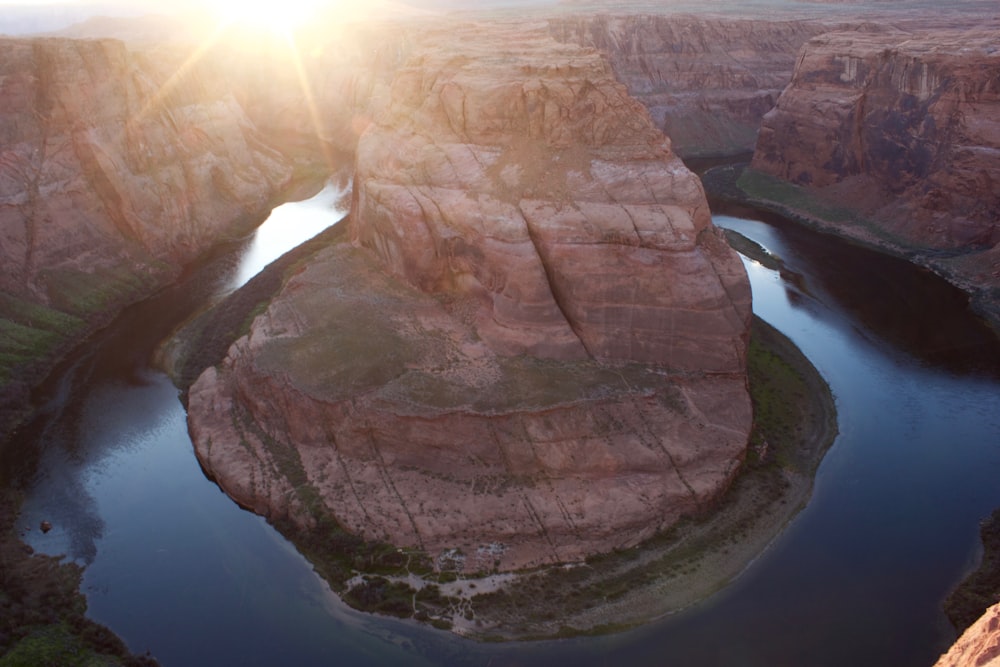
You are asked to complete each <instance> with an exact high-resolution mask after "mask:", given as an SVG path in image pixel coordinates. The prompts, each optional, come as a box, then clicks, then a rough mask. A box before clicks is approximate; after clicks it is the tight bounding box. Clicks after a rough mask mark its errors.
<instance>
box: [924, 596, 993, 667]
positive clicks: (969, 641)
mask: <svg viewBox="0 0 1000 667" xmlns="http://www.w3.org/2000/svg"><path fill="white" fill-rule="evenodd" d="M998 665H1000V604H995V605H993V606H992V607H990V608H989V609H987V610H986V613H985V614H983V615H982V617H981V618H980V619H979V620H978V621H976V622H975V623H973V624H972V625H971V626H970V627H969V628H968V629H967V630H966V631H965V632H964V633H962V636H961V637H959V638H958V641H956V642H955V644H954V645H953V646H952V647H951V649H949V650H948V652H947V653H945V654H944V655H942V656H941V659H940V660H938V661H937V662H936V663H935V664H934V667H998Z"/></svg>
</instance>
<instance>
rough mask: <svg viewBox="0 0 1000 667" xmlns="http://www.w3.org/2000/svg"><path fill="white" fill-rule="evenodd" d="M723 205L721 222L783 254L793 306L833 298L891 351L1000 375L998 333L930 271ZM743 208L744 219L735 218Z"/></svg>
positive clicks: (951, 368) (926, 361)
mask: <svg viewBox="0 0 1000 667" xmlns="http://www.w3.org/2000/svg"><path fill="white" fill-rule="evenodd" d="M725 210H726V212H728V213H732V214H734V215H716V216H715V218H714V219H715V222H716V224H717V225H719V226H720V227H724V228H729V229H733V230H735V231H737V232H741V233H745V234H749V235H752V236H754V237H755V238H757V239H761V244H762V245H763V246H764V247H765V248H766V249H767V250H768V251H770V252H771V253H772V254H773V255H775V256H776V257H777V258H778V259H779V261H780V264H781V270H780V272H781V275H782V278H783V279H784V281H785V286H786V295H787V298H788V303H789V304H791V305H793V306H796V307H801V308H815V307H816V304H817V303H820V302H829V303H830V304H832V305H835V307H836V309H837V310H839V311H840V312H842V313H844V314H846V315H848V316H849V319H850V320H851V323H850V326H853V327H855V329H856V330H857V331H858V332H859V333H860V334H861V335H864V336H866V337H868V338H869V339H870V340H872V341H873V342H876V343H877V344H879V345H882V346H883V348H884V349H885V350H886V351H887V352H889V353H895V352H902V353H905V354H907V355H910V356H911V357H913V358H914V359H918V360H920V362H921V363H924V364H927V365H929V366H932V367H937V368H943V369H947V370H949V371H951V372H955V373H979V374H985V375H987V376H988V377H994V378H1000V351H998V346H997V338H996V334H995V333H994V332H993V331H992V330H991V329H990V328H989V327H988V326H987V325H986V324H985V323H984V322H983V321H982V320H981V319H980V318H978V317H976V316H975V315H974V314H973V313H971V312H970V311H969V309H968V298H967V297H966V296H965V295H964V294H963V293H962V292H961V291H960V290H958V289H957V288H955V287H953V286H951V285H949V284H948V283H946V282H945V281H943V280H941V279H940V278H938V277H937V276H936V275H934V274H933V273H932V272H930V271H929V270H927V269H923V268H920V267H917V266H915V265H913V264H911V263H909V262H906V261H903V260H899V259H895V258H892V257H886V256H884V255H880V254H878V253H875V252H874V251H871V250H868V249H867V248H863V247H860V246H858V245H855V244H851V243H848V242H845V241H842V240H840V239H837V238H835V237H832V236H828V235H822V234H816V233H812V232H809V231H808V230H804V229H802V228H801V227H798V226H796V225H794V224H791V223H788V222H786V221H785V220H783V219H781V218H780V217H778V216H773V215H767V214H754V217H755V218H756V219H747V218H746V217H745V216H746V214H747V211H746V210H745V209H743V210H741V209H739V208H737V207H729V208H727V209H725ZM740 213H742V214H743V215H744V217H734V216H735V215H736V214H740ZM765 221H766V222H765ZM806 274H808V280H806V281H805V282H803V278H802V276H804V275H806ZM789 277H792V278H791V279H789ZM893 351H895V352H893Z"/></svg>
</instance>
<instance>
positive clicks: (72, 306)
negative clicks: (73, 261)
mask: <svg viewBox="0 0 1000 667" xmlns="http://www.w3.org/2000/svg"><path fill="white" fill-rule="evenodd" d="M168 271H169V268H168V267H167V266H166V265H165V264H163V263H161V262H155V261H152V262H151V264H150V265H149V266H148V267H146V269H145V270H142V271H140V270H136V268H135V267H134V266H131V265H130V264H128V263H123V264H122V265H118V266H113V267H101V268H98V267H94V268H93V269H92V270H90V271H79V270H75V269H49V270H45V271H41V272H40V273H39V277H40V279H41V281H42V282H43V283H44V284H45V286H46V291H47V293H48V296H49V299H50V301H51V303H52V305H53V307H55V308H57V309H59V310H60V311H63V312H66V313H71V314H72V315H74V316H77V317H81V318H85V319H89V318H93V317H94V316H99V315H105V314H106V313H109V312H110V311H114V310H117V309H119V308H121V307H122V306H124V305H125V304H128V303H131V302H133V301H135V300H137V299H139V298H141V297H142V296H145V295H147V294H149V293H150V291H152V290H153V289H154V288H155V287H156V286H157V285H158V284H159V282H160V281H159V280H158V279H157V275H158V274H160V273H163V274H166V273H167V272H168Z"/></svg>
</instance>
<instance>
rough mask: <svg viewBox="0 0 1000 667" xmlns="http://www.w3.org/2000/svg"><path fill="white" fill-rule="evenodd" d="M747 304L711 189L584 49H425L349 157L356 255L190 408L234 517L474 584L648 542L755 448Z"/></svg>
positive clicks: (540, 38)
mask: <svg viewBox="0 0 1000 667" xmlns="http://www.w3.org/2000/svg"><path fill="white" fill-rule="evenodd" d="M749 317H750V292H749V285H748V282H747V278H746V276H745V273H744V272H743V269H742V266H741V264H740V262H739V260H738V258H737V256H736V255H735V254H734V253H733V252H732V251H731V250H729V248H728V247H727V246H726V244H725V243H724V242H723V240H722V239H721V237H720V236H719V234H718V232H717V230H715V228H713V227H712V226H711V223H710V219H709V213H708V208H707V205H706V203H705V199H704V194H703V192H702V190H701V186H700V183H699V182H698V180H697V178H696V177H694V175H692V174H691V173H690V172H688V171H687V170H686V169H685V168H684V167H683V165H682V164H681V163H680V161H679V160H678V159H677V157H676V156H675V155H674V154H673V153H672V152H671V150H670V146H669V140H668V139H667V138H666V137H665V136H663V135H662V134H661V133H660V132H659V131H658V130H657V129H656V128H655V127H654V126H653V124H652V123H651V122H650V119H649V116H648V114H647V112H646V111H645V109H644V108H643V107H642V106H641V105H640V104H639V103H637V102H636V101H635V100H633V99H632V98H630V97H629V96H628V95H627V93H626V91H625V88H624V87H623V86H622V85H621V84H619V83H617V82H616V81H615V80H614V77H613V74H612V72H611V70H610V68H609V67H608V66H607V64H606V62H605V61H604V60H603V59H602V58H601V57H600V56H599V54H597V53H596V52H595V51H592V50H586V49H581V48H579V47H576V46H569V45H564V44H559V43H557V42H555V41H554V40H552V39H551V37H549V36H548V34H547V31H546V29H545V27H544V25H539V26H530V25H523V24H518V25H511V26H502V25H494V26H490V27H489V28H487V27H485V26H481V25H476V26H459V25H450V26H447V27H446V28H445V29H443V30H441V31H439V32H433V33H430V34H428V35H425V36H424V37H423V38H422V40H421V41H420V43H419V44H418V45H416V46H415V48H414V56H413V58H412V59H411V60H410V61H409V63H408V64H407V66H405V67H403V68H402V69H401V70H400V71H399V72H398V73H397V75H396V77H395V79H394V81H393V84H392V88H391V94H390V95H389V96H388V98H387V100H386V103H385V105H384V107H383V108H382V109H381V111H380V112H379V113H378V114H376V115H375V116H374V117H373V122H372V125H371V126H370V127H369V128H368V129H367V130H366V132H365V133H364V134H363V135H362V137H361V140H360V143H359V146H358V150H357V167H356V175H355V200H354V205H353V209H352V216H351V221H350V229H349V230H345V240H344V241H343V242H341V243H339V244H335V245H333V246H332V247H330V248H328V249H327V250H324V251H322V252H321V253H320V254H318V255H317V256H316V257H315V258H314V260H313V261H312V262H310V264H309V265H308V267H306V268H304V269H303V270H302V271H300V272H299V273H297V274H296V275H295V276H294V277H292V278H291V279H289V280H288V282H287V283H286V285H285V287H284V289H283V291H282V293H281V294H280V295H279V296H278V297H277V298H276V299H275V300H273V301H272V302H271V304H270V306H269V307H268V309H267V311H266V312H265V313H264V314H263V315H261V316H259V317H258V318H257V319H256V320H255V321H254V323H253V325H252V327H251V330H250V333H249V334H248V335H247V336H245V337H243V338H241V339H240V340H238V341H237V342H236V343H235V344H234V345H233V346H232V347H231V349H230V351H229V354H228V356H227V358H226V360H225V361H224V362H223V363H222V364H221V365H220V366H219V367H216V368H212V369H209V370H208V371H206V372H205V373H204V374H203V375H202V376H201V378H200V379H199V380H198V381H197V382H196V383H195V384H194V385H193V386H192V388H191V391H190V396H189V420H190V428H191V433H192V436H193V439H194V442H195V446H196V448H197V452H198V455H199V458H200V459H201V461H202V463H203V465H204V467H205V469H206V470H207V471H209V473H210V474H211V475H213V476H214V477H215V478H216V479H217V480H218V481H219V483H220V485H221V486H222V487H223V488H224V489H225V490H226V491H227V492H228V493H230V494H231V495H232V496H234V497H235V498H236V499H237V500H239V501H240V502H242V503H243V504H245V505H247V506H249V507H252V508H253V509H255V510H256V511H258V512H260V513H263V514H267V515H269V516H272V517H289V518H291V519H292V520H294V521H296V522H298V523H299V524H300V525H302V526H308V525H309V524H310V523H311V522H312V521H314V520H315V519H316V518H317V516H318V515H320V514H328V515H332V516H334V517H335V518H336V519H337V520H338V522H339V523H340V524H341V525H342V526H344V527H345V528H347V529H348V530H351V531H355V532H357V533H359V534H361V535H363V536H364V537H366V538H370V539H383V540H386V541H389V542H391V543H393V544H397V545H401V546H412V547H417V548H421V549H424V550H426V551H427V552H429V553H430V554H432V555H433V556H435V557H437V558H439V559H443V560H439V561H438V562H439V564H441V563H445V562H446V561H447V562H450V563H454V564H456V565H457V566H458V567H460V568H462V569H465V570H470V571H475V570H482V569H487V570H488V569H493V568H499V569H514V568H522V567H529V566H533V565H538V564H543V563H551V562H562V561H572V560H578V559H580V558H583V557H585V556H586V555H588V554H591V553H596V552H602V551H607V550H609V549H611V548H614V547H623V546H628V545H632V544H635V543H637V542H638V541H640V540H642V539H643V538H645V537H648V536H650V535H652V534H653V533H654V532H655V531H657V530H659V529H662V528H665V527H667V526H669V525H670V524H672V523H673V522H675V521H676V520H677V519H678V518H679V517H681V516H683V515H685V514H691V513H695V512H697V511H699V510H701V509H705V508H706V507H707V506H708V505H709V504H710V503H711V502H712V501H713V499H715V498H716V497H717V496H718V495H719V494H720V493H721V492H722V491H723V490H724V489H725V488H726V487H727V485H728V484H729V482H730V481H731V480H732V478H733V476H734V474H735V473H736V471H737V469H738V467H739V465H740V462H741V461H742V458H743V453H744V449H745V444H746V440H747V435H748V431H749V427H750V421H751V414H750V404H749V399H748V396H747V391H746V375H745V354H746V341H747V332H748V325H749Z"/></svg>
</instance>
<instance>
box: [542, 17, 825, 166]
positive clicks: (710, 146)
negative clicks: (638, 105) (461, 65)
mask: <svg viewBox="0 0 1000 667" xmlns="http://www.w3.org/2000/svg"><path fill="white" fill-rule="evenodd" d="M616 10H617V11H622V9H620V8H616ZM646 11H647V12H648V11H654V12H655V11H660V12H662V11H669V9H665V8H664V7H657V8H653V7H650V8H647V9H646ZM773 13H778V12H777V10H775V11H774V12H772V14H773ZM779 14H780V13H779ZM549 29H550V31H551V33H552V35H553V36H554V37H556V39H559V40H560V41H564V42H570V43H575V44H580V45H583V46H590V47H594V48H597V49H599V50H600V51H601V53H603V54H604V55H605V56H606V57H607V59H608V61H609V62H610V63H611V66H612V68H613V69H614V72H615V75H616V77H617V78H618V80H619V81H621V82H622V83H624V84H625V85H626V86H627V87H628V90H629V93H630V94H631V95H632V96H633V97H635V98H636V99H638V100H639V101H640V102H642V103H643V104H644V105H645V106H646V107H647V108H648V109H649V112H650V115H651V116H652V118H653V121H654V123H655V124H656V126H657V127H659V128H660V129H662V130H663V131H664V132H665V133H666V134H668V135H669V136H670V139H671V141H672V142H673V148H674V150H675V151H676V152H677V153H679V154H680V155H682V156H684V157H689V156H692V157H695V156H700V155H731V154H735V153H740V152H750V151H752V150H753V147H754V144H755V143H756V139H757V129H758V128H759V127H760V121H761V118H763V116H764V114H765V113H767V112H768V111H770V110H771V109H772V108H773V107H774V103H775V101H776V100H777V99H778V95H779V94H780V93H781V91H782V89H783V88H784V87H785V86H786V85H787V84H788V81H789V80H790V79H791V76H792V69H793V67H794V65H795V58H796V54H797V53H798V51H799V48H800V47H801V46H802V44H804V43H805V42H806V41H807V40H808V39H810V38H812V37H814V36H816V35H819V34H820V33H823V32H827V31H828V30H830V24H826V23H822V22H820V21H816V20H803V19H801V18H796V19H795V20H791V19H788V20H781V19H774V18H769V17H761V16H755V17H742V18H731V19H730V18H721V17H704V16H691V15H669V14H668V15H657V14H655V13H654V14H649V13H644V14H632V15H624V14H621V15H608V14H600V15H592V16H576V17H569V18H554V19H552V20H550V22H549Z"/></svg>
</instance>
